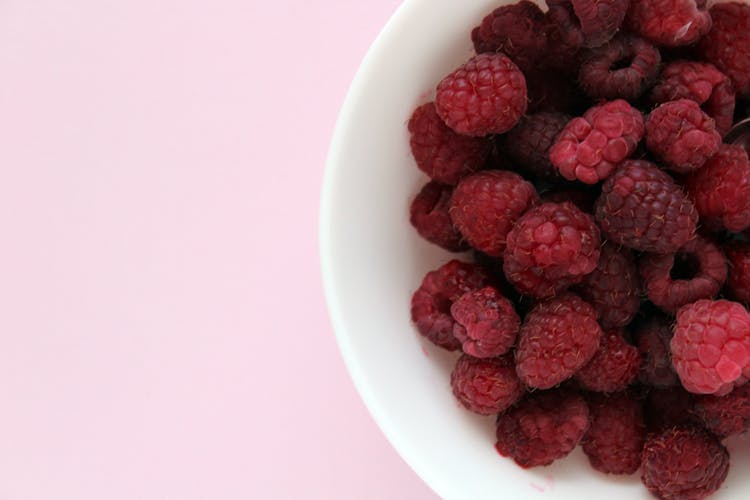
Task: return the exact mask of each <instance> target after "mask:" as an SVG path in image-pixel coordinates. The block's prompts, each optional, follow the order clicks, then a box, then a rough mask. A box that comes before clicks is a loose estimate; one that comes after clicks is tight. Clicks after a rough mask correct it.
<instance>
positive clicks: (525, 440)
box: [495, 390, 589, 469]
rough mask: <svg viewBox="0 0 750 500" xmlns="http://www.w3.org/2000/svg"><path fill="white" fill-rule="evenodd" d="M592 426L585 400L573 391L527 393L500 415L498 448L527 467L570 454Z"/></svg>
mask: <svg viewBox="0 0 750 500" xmlns="http://www.w3.org/2000/svg"><path fill="white" fill-rule="evenodd" d="M588 427H589V409H588V406H587V404H586V401H584V399H583V398H582V397H581V396H579V395H578V394H575V393H573V392H567V391H563V390H554V391H540V392H535V393H532V394H530V395H528V396H527V397H526V398H525V399H523V400H521V402H520V403H518V404H517V405H516V406H514V407H513V408H511V409H509V410H508V411H507V412H505V413H502V414H501V415H500V416H499V417H498V418H497V432H496V436H497V443H496V444H495V449H497V451H498V453H500V454H501V455H502V456H504V457H511V458H512V459H513V460H515V462H516V463H517V464H518V465H520V466H521V467H523V468H524V469H528V468H529V467H538V466H542V465H549V464H551V463H552V462H554V461H555V460H557V459H560V458H563V457H565V456H566V455H568V454H569V453H570V452H571V451H573V449H574V448H575V447H576V445H578V443H579V442H580V441H581V438H582V437H583V435H584V434H585V433H586V430H587V429H588Z"/></svg>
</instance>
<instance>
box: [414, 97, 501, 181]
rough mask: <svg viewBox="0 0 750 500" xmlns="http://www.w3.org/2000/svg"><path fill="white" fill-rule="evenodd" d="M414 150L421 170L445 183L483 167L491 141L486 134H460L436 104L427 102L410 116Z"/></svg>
mask: <svg viewBox="0 0 750 500" xmlns="http://www.w3.org/2000/svg"><path fill="white" fill-rule="evenodd" d="M409 133H410V134H411V139H410V141H409V143H410V145H411V152H412V155H414V159H415V160H416V161H417V166H418V167H419V169H420V170H422V171H423V172H424V173H426V174H427V175H429V176H430V178H432V179H434V180H436V181H438V182H442V183H444V184H455V183H457V182H458V180H459V179H460V178H461V177H465V176H466V175H468V174H470V173H472V172H474V171H476V170H479V169H480V167H481V166H482V164H483V163H484V161H485V160H486V159H487V155H489V152H490V146H491V144H490V143H489V142H488V141H487V139H485V138H482V137H466V136H462V135H458V134H457V133H455V132H454V131H452V130H451V129H449V128H448V126H447V125H446V124H445V123H443V120H441V119H440V117H439V116H438V114H437V111H436V110H435V104H434V103H432V102H430V103H427V104H424V105H422V106H420V107H418V108H417V109H415V110H414V113H412V115H411V118H410V119H409Z"/></svg>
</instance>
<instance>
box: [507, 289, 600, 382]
mask: <svg viewBox="0 0 750 500" xmlns="http://www.w3.org/2000/svg"><path fill="white" fill-rule="evenodd" d="M601 338H602V330H601V328H600V327H599V324H598V323H597V322H596V312H595V311H594V308H593V307H591V305H589V304H588V303H586V302H584V301H583V300H582V299H581V298H580V297H578V296H577V295H574V294H572V293H564V294H562V295H560V296H559V297H555V298H554V299H551V300H548V301H546V302H540V303H538V304H536V305H535V306H534V307H533V308H532V309H531V311H529V313H528V314H527V315H526V319H525V320H524V323H523V325H522V326H521V332H520V334H519V337H518V347H517V349H516V371H517V372H518V376H519V377H520V378H521V380H522V381H523V382H524V383H525V384H526V385H527V386H529V387H534V388H537V389H549V388H550V387H554V386H556V385H557V384H559V383H560V382H562V381H564V380H567V379H568V378H570V377H571V376H573V374H574V373H575V372H577V371H578V370H579V369H580V368H581V367H582V366H584V365H585V364H586V363H588V362H589V360H591V358H592V357H593V356H594V354H595V353H596V351H597V350H598V349H599V343H600V342H601Z"/></svg>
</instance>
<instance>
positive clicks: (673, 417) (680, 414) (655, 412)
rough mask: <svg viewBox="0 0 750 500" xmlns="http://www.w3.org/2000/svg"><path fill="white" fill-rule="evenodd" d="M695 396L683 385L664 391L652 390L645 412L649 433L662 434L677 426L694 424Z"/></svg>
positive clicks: (647, 399)
mask: <svg viewBox="0 0 750 500" xmlns="http://www.w3.org/2000/svg"><path fill="white" fill-rule="evenodd" d="M694 398H695V396H694V395H693V394H690V393H689V392H687V391H686V390H685V389H683V388H682V386H681V385H679V384H678V385H676V386H674V387H668V388H664V389H652V390H651V391H650V392H649V394H648V397H647V398H646V402H645V404H644V407H643V410H644V414H645V417H646V423H647V424H648V430H649V432H661V431H662V430H664V429H668V428H671V427H674V426H676V425H684V424H689V423H692V422H693V417H692V414H691V413H690V411H691V410H692V408H693V404H694V403H693V400H694Z"/></svg>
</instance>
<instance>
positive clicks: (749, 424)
mask: <svg viewBox="0 0 750 500" xmlns="http://www.w3.org/2000/svg"><path fill="white" fill-rule="evenodd" d="M692 412H693V414H694V415H695V416H696V417H697V419H698V421H699V422H701V424H703V426H704V427H706V429H708V430H709V431H711V432H713V433H714V434H716V435H717V436H719V437H720V438H726V437H729V436H736V435H738V434H742V433H743V432H745V431H747V430H748V429H750V384H744V385H741V386H740V387H737V388H736V389H735V390H733V391H732V392H730V393H729V394H727V395H726V396H711V395H708V396H698V397H696V398H695V406H694V407H693V410H692Z"/></svg>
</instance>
